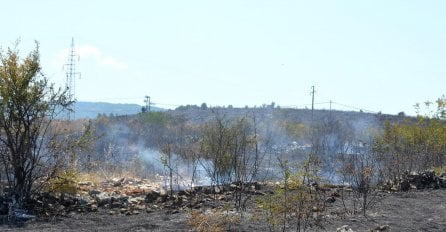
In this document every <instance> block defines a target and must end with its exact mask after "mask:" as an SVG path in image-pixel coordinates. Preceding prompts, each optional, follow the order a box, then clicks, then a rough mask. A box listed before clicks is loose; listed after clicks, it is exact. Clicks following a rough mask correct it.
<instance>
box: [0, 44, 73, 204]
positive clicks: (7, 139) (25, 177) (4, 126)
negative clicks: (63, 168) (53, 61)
mask: <svg viewBox="0 0 446 232" xmlns="http://www.w3.org/2000/svg"><path fill="white" fill-rule="evenodd" d="M0 62H1V64H0V98H1V99H0V100H1V102H0V130H1V134H0V148H1V149H0V159H1V162H2V165H3V167H4V171H5V175H6V178H7V180H8V184H9V187H10V189H11V190H12V197H13V198H14V199H15V200H16V202H17V204H18V206H22V205H23V203H24V202H25V201H26V200H27V199H29V198H30V197H31V194H32V190H33V186H34V185H35V184H36V183H39V181H38V180H39V179H41V178H42V177H44V176H45V175H46V174H48V171H49V170H50V169H51V168H52V167H53V165H56V164H57V162H55V159H56V157H54V156H52V154H51V152H48V151H49V150H48V149H46V144H47V143H46V142H48V139H47V137H46V135H47V134H48V131H49V128H50V125H51V122H52V121H53V119H54V118H55V117H56V116H57V114H58V113H60V112H61V111H62V110H64V109H67V107H69V106H70V105H71V104H72V103H73V101H71V99H69V97H68V95H67V92H66V90H61V89H57V90H56V89H55V88H54V85H53V84H50V83H49V82H48V79H47V78H46V77H45V76H44V75H43V74H42V72H41V67H40V60H39V46H38V43H37V42H36V48H35V50H34V51H32V52H30V53H29V55H28V56H27V57H26V58H25V59H23V60H21V59H20V58H19V51H18V50H17V48H14V49H11V48H8V50H7V51H6V52H4V51H0Z"/></svg>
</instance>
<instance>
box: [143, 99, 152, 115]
mask: <svg viewBox="0 0 446 232" xmlns="http://www.w3.org/2000/svg"><path fill="white" fill-rule="evenodd" d="M144 102H145V103H146V107H145V109H146V111H147V112H150V104H151V103H150V96H148V95H146V96H145V100H144Z"/></svg>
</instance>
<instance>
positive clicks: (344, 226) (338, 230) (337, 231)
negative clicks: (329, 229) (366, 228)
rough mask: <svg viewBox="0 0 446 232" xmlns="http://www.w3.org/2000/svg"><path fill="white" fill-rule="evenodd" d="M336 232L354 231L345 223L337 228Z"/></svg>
mask: <svg viewBox="0 0 446 232" xmlns="http://www.w3.org/2000/svg"><path fill="white" fill-rule="evenodd" d="M336 232H354V231H353V230H352V229H351V228H350V227H349V226H348V225H343V226H341V227H339V228H337V229H336Z"/></svg>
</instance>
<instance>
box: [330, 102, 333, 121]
mask: <svg viewBox="0 0 446 232" xmlns="http://www.w3.org/2000/svg"><path fill="white" fill-rule="evenodd" d="M332 103H333V101H332V100H330V121H331V104H332Z"/></svg>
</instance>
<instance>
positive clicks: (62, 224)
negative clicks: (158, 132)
mask: <svg viewBox="0 0 446 232" xmlns="http://www.w3.org/2000/svg"><path fill="white" fill-rule="evenodd" d="M445 200H446V189H438V190H433V189H426V190H414V191H410V192H396V193H380V194H379V195H378V196H377V203H376V205H375V206H374V207H373V208H371V209H370V210H368V211H367V217H364V216H362V215H361V214H356V215H351V214H345V213H344V212H345V211H344V208H343V204H342V201H341V199H340V198H337V199H336V201H335V202H334V203H331V204H329V205H328V210H327V212H326V213H325V214H326V219H325V220H324V223H323V227H324V228H323V229H313V231H336V229H337V228H339V227H341V226H343V225H348V226H349V227H350V228H351V229H352V230H353V231H370V230H373V229H376V228H379V227H381V228H387V230H386V231H446V204H445ZM346 202H347V203H348V202H349V200H348V199H347V200H346ZM252 205H254V203H253V204H252ZM189 212H190V211H188V210H186V209H180V210H175V209H159V210H151V211H150V212H149V213H147V212H145V211H142V212H141V213H139V214H136V215H126V214H112V215H111V214H110V213H109V211H108V210H107V209H102V208H99V209H98V211H97V212H85V213H78V212H72V213H69V214H67V215H65V216H58V217H39V218H37V219H33V220H32V221H29V222H27V223H26V224H25V225H23V226H21V227H17V226H13V225H5V224H4V225H1V226H0V231H192V229H191V228H190V227H189V226H188V225H187V219H188V218H189V215H190V213H189ZM250 212H253V208H251V209H248V211H247V213H246V215H249V214H250ZM232 229H233V230H234V231H269V227H268V224H267V223H266V222H264V221H263V222H262V221H260V222H259V221H251V220H246V222H243V223H242V224H239V225H234V226H233V227H232ZM289 231H293V230H291V229H290V230H289Z"/></svg>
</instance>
